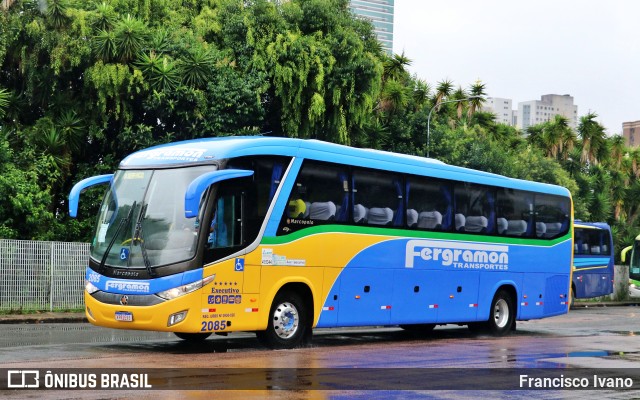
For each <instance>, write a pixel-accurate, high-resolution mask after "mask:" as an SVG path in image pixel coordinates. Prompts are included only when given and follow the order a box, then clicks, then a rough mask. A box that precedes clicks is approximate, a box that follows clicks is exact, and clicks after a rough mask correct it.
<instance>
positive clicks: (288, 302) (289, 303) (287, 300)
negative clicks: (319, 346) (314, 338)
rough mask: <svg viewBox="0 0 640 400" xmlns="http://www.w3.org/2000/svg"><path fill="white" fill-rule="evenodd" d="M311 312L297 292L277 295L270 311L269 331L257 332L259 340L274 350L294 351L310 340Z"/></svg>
mask: <svg viewBox="0 0 640 400" xmlns="http://www.w3.org/2000/svg"><path fill="white" fill-rule="evenodd" d="M310 333H311V327H310V324H309V312H308V311H307V307H306V306H305V303H304V301H303V300H302V297H300V295H299V294H298V293H295V292H282V293H278V295H276V298H275V299H274V300H273V304H272V305H271V310H270V311H269V323H268V324H267V329H266V330H264V331H259V332H256V336H257V337H258V340H259V341H260V342H261V343H262V344H264V345H265V346H267V347H270V348H272V349H292V348H294V347H297V346H299V345H300V344H302V343H303V341H306V340H308V339H310Z"/></svg>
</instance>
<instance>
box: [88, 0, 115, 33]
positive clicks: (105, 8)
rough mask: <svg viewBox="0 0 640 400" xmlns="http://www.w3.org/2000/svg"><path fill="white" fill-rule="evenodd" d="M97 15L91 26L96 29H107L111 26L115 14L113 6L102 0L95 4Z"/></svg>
mask: <svg viewBox="0 0 640 400" xmlns="http://www.w3.org/2000/svg"><path fill="white" fill-rule="evenodd" d="M96 14H97V17H96V19H95V21H94V22H93V27H94V28H95V29H96V30H98V31H107V30H110V29H111V28H113V21H114V19H115V16H116V12H115V10H114V9H113V6H112V5H111V4H109V3H107V2H104V1H103V2H102V3H100V4H97V5H96Z"/></svg>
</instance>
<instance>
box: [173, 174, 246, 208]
mask: <svg viewBox="0 0 640 400" xmlns="http://www.w3.org/2000/svg"><path fill="white" fill-rule="evenodd" d="M251 175H253V171H249V170H244V169H223V170H221V171H211V172H208V173H206V174H203V175H200V176H199V177H197V178H196V179H194V180H193V181H192V182H191V183H190V184H189V186H188V187H187V191H186V192H185V195H184V216H185V218H194V217H195V216H197V215H198V208H199V206H200V199H201V198H202V194H203V193H204V192H205V190H207V188H208V187H209V186H211V185H213V184H214V183H216V182H220V181H225V180H227V179H234V178H245V177H247V176H251Z"/></svg>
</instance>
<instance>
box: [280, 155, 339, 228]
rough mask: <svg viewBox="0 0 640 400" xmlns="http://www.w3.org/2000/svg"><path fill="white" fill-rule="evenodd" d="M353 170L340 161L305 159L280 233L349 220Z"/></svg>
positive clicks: (292, 191)
mask: <svg viewBox="0 0 640 400" xmlns="http://www.w3.org/2000/svg"><path fill="white" fill-rule="evenodd" d="M348 203H349V174H348V170H347V169H346V168H345V167H343V166H339V165H335V164H329V163H321V162H313V161H305V162H304V163H303V165H302V168H301V169H300V173H299V174H298V177H297V179H296V182H295V184H294V187H293V189H292V190H291V194H290V195H289V199H288V201H287V208H286V209H285V212H284V215H283V216H282V219H281V222H280V228H279V229H278V234H279V235H281V234H287V233H291V232H292V231H296V230H298V229H302V228H306V227H309V226H312V225H319V224H327V223H333V222H342V223H344V222H347V220H348V218H349V207H348Z"/></svg>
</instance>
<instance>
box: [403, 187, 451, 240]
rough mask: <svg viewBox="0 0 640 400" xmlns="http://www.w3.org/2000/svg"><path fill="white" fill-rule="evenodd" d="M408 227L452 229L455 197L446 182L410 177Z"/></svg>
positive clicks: (436, 229) (407, 188)
mask: <svg viewBox="0 0 640 400" xmlns="http://www.w3.org/2000/svg"><path fill="white" fill-rule="evenodd" d="M406 192H407V194H406V196H407V226H408V227H409V228H417V229H426V230H435V231H446V230H449V229H450V227H451V218H452V216H453V197H452V194H451V185H450V184H449V183H447V182H445V181H439V180H434V179H428V178H419V177H409V178H407V185H406Z"/></svg>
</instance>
